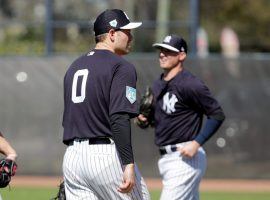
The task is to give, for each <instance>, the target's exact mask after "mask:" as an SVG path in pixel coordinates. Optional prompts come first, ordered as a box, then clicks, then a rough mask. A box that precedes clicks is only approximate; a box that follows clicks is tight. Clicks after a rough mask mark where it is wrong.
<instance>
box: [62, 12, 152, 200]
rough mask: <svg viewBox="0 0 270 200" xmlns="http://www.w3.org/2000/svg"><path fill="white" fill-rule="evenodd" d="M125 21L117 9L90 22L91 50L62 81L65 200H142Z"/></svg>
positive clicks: (134, 25) (133, 77) (133, 86)
mask: <svg viewBox="0 0 270 200" xmlns="http://www.w3.org/2000/svg"><path fill="white" fill-rule="evenodd" d="M140 25H141V22H130V21H129V19H128V17H127V15H126V14H125V13H124V12H123V11H122V10H118V9H113V10H106V11H104V12H103V13H101V14H100V15H99V16H98V17H97V19H96V21H95V23H94V32H95V36H96V38H95V39H96V43H97V44H96V47H95V48H94V49H93V50H90V51H89V52H88V53H86V54H85V55H82V56H81V57H79V58H78V59H77V60H75V61H74V62H73V63H72V64H71V66H70V67H69V69H68V70H67V72H66V75H65V79H64V100H65V109H64V115H63V127H64V139H63V142H64V143H65V144H67V145H68V147H67V149H66V152H65V155H64V160H63V173H64V182H65V192H66V198H67V200H82V199H84V200H86V199H87V200H97V199H99V200H116V199H117V200H118V199H119V200H131V199H134V200H148V199H150V195H149V192H148V190H147V187H146V184H145V182H144V180H143V178H142V176H141V174H140V172H139V170H138V168H137V166H136V164H135V163H134V158H133V151H132V146H131V128H130V118H133V117H135V116H137V115H138V109H137V101H136V80H137V75H136V70H135V68H134V66H133V65H132V64H131V63H129V62H127V61H126V60H124V59H123V58H122V57H121V56H122V55H125V54H127V53H129V51H130V42H131V40H132V35H131V32H130V31H131V30H130V29H133V28H137V27H139V26H140Z"/></svg>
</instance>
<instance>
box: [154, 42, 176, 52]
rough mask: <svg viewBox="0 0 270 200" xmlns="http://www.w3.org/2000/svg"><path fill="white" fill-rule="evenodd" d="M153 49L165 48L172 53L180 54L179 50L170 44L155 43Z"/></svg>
mask: <svg viewBox="0 0 270 200" xmlns="http://www.w3.org/2000/svg"><path fill="white" fill-rule="evenodd" d="M153 47H156V48H164V49H169V50H170V51H174V52H180V51H179V50H178V49H176V48H175V47H172V46H170V45H168V44H164V43H155V44H153Z"/></svg>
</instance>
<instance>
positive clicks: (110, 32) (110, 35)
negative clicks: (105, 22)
mask: <svg viewBox="0 0 270 200" xmlns="http://www.w3.org/2000/svg"><path fill="white" fill-rule="evenodd" d="M115 35H116V31H115V30H114V29H111V30H109V32H108V36H109V38H110V40H111V41H114V40H115Z"/></svg>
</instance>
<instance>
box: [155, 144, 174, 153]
mask: <svg viewBox="0 0 270 200" xmlns="http://www.w3.org/2000/svg"><path fill="white" fill-rule="evenodd" d="M170 150H171V151H167V150H166V149H165V148H159V153H160V155H165V154H167V153H171V152H175V151H177V146H176V145H175V144H172V145H170Z"/></svg>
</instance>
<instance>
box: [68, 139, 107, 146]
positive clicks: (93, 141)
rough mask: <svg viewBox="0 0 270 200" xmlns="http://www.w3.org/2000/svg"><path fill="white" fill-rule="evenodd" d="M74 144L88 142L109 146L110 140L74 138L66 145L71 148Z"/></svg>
mask: <svg viewBox="0 0 270 200" xmlns="http://www.w3.org/2000/svg"><path fill="white" fill-rule="evenodd" d="M74 141H75V142H83V141H88V143H89V144H111V140H110V138H76V139H74V140H71V141H70V142H69V143H68V146H72V145H73V144H74Z"/></svg>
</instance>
